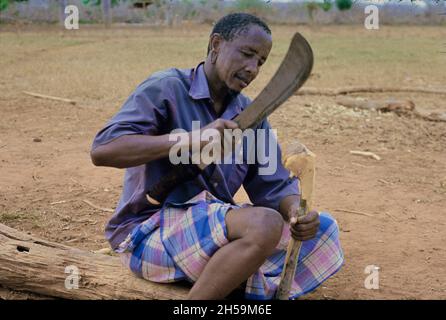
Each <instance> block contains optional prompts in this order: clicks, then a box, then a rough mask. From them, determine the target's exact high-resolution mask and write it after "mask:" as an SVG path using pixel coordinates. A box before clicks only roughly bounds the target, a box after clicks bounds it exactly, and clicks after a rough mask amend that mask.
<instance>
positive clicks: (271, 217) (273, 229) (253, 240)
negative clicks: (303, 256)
mask: <svg viewBox="0 0 446 320" xmlns="http://www.w3.org/2000/svg"><path fill="white" fill-rule="evenodd" d="M253 209H254V210H255V212H253V214H252V215H251V217H250V221H249V224H248V225H249V227H248V229H247V232H246V236H245V237H244V238H245V240H247V241H248V242H249V243H250V244H252V245H255V246H257V247H258V248H259V249H260V250H267V251H270V250H273V249H274V248H275V247H276V246H277V244H278V243H279V241H280V238H281V236H282V230H283V224H284V221H283V218H282V216H281V215H280V213H278V212H277V211H275V210H273V209H269V208H264V207H254V208H253Z"/></svg>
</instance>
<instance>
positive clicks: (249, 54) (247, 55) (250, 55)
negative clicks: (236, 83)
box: [242, 51, 254, 58]
mask: <svg viewBox="0 0 446 320" xmlns="http://www.w3.org/2000/svg"><path fill="white" fill-rule="evenodd" d="M242 53H243V55H244V56H245V57H248V58H251V57H253V56H254V54H253V53H250V52H246V51H242Z"/></svg>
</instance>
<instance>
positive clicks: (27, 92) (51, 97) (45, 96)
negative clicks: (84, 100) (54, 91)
mask: <svg viewBox="0 0 446 320" xmlns="http://www.w3.org/2000/svg"><path fill="white" fill-rule="evenodd" d="M23 93H24V94H27V95H29V96H32V97H35V98H42V99H49V100H56V101H62V102H68V103H71V104H76V101H74V100H71V99H65V98H60V97H55V96H48V95H46V94H40V93H35V92H29V91H23Z"/></svg>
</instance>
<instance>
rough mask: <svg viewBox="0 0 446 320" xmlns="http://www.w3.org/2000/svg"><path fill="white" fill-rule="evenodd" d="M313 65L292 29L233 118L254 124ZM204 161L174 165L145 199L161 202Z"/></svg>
mask: <svg viewBox="0 0 446 320" xmlns="http://www.w3.org/2000/svg"><path fill="white" fill-rule="evenodd" d="M312 68H313V51H312V50H311V47H310V45H309V43H308V42H307V40H305V38H304V37H303V36H302V35H301V34H300V33H295V34H294V36H293V38H292V40H291V44H290V47H289V48H288V52H287V54H286V55H285V58H284V60H283V61H282V63H281V64H280V66H279V69H278V70H277V71H276V73H275V74H274V76H273V78H272V79H271V80H270V82H269V83H268V84H267V85H266V87H265V88H264V89H263V90H262V91H261V92H260V94H259V95H258V96H257V97H256V98H255V99H254V101H253V102H252V103H251V104H250V105H249V106H248V107H247V108H246V109H245V110H243V111H242V112H241V113H240V114H239V115H238V116H237V117H235V118H234V120H233V121H235V122H236V123H237V124H238V126H239V128H240V129H241V130H245V129H248V128H255V127H256V126H257V125H259V124H260V123H261V122H262V121H263V120H264V119H265V118H266V117H267V116H269V115H270V114H271V113H272V112H273V111H274V110H276V109H277V108H278V107H279V106H280V105H281V104H282V103H284V102H285V101H286V100H287V99H288V98H289V97H290V96H291V95H293V94H294V92H295V91H296V90H298V89H299V88H300V87H301V86H302V85H303V84H304V82H305V81H306V80H307V79H308V77H309V76H310V73H311V69H312ZM206 166H207V165H205V164H198V165H195V164H187V165H181V164H179V165H176V166H174V167H173V169H172V170H171V171H170V172H169V173H168V174H167V175H166V176H164V177H163V178H162V179H161V180H160V181H159V182H158V183H157V184H155V185H154V186H153V187H152V188H150V189H149V191H148V193H147V199H148V200H149V202H151V203H152V204H155V205H159V204H160V203H162V202H163V201H164V200H165V199H166V198H167V196H168V195H169V193H170V192H171V191H172V190H173V189H174V188H175V187H176V186H178V185H179V184H180V183H182V182H185V181H189V180H192V179H194V178H196V177H197V176H198V175H199V174H200V173H202V172H203V170H204V169H205V168H206Z"/></svg>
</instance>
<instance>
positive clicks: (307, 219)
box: [297, 211, 319, 224]
mask: <svg viewBox="0 0 446 320" xmlns="http://www.w3.org/2000/svg"><path fill="white" fill-rule="evenodd" d="M316 220H319V213H318V212H317V211H310V212H308V213H307V214H306V215H305V216H303V217H299V218H297V223H298V224H307V223H312V222H314V221H316Z"/></svg>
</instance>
